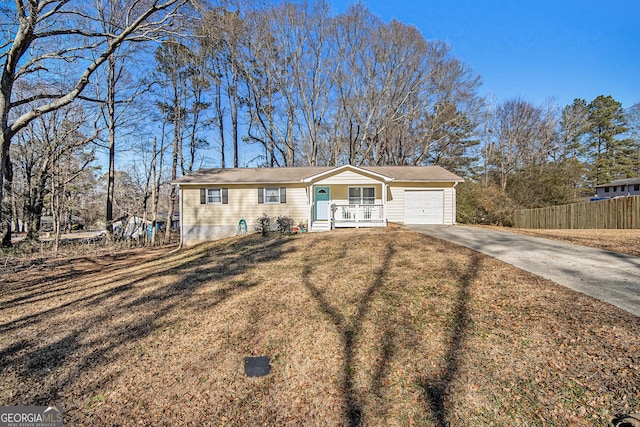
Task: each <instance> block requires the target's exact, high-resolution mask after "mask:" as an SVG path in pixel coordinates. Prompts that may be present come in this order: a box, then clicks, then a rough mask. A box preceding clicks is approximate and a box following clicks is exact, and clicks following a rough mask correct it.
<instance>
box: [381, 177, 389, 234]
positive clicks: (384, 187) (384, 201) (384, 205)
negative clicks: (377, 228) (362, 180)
mask: <svg viewBox="0 0 640 427" xmlns="http://www.w3.org/2000/svg"><path fill="white" fill-rule="evenodd" d="M387 187H388V185H387V183H386V182H384V181H383V182H382V216H383V217H384V222H385V224H386V223H387Z"/></svg>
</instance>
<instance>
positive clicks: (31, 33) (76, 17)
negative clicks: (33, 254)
mask: <svg viewBox="0 0 640 427" xmlns="http://www.w3.org/2000/svg"><path fill="white" fill-rule="evenodd" d="M96 1H98V4H100V2H101V1H109V0H96ZM187 2H188V0H165V1H160V0H145V1H136V2H131V3H130V4H128V5H127V7H126V8H125V12H124V13H123V20H122V21H121V22H120V25H119V26H118V27H117V28H116V29H115V30H116V31H115V32H113V33H111V34H108V33H105V32H104V30H103V28H101V26H100V25H98V24H99V21H98V19H96V18H94V17H95V16H97V14H96V13H95V11H96V7H95V5H91V4H90V3H87V2H81V1H69V0H32V1H29V2H26V1H24V0H16V1H15V8H14V9H8V10H7V12H6V13H4V14H3V15H2V19H3V22H2V24H3V26H4V27H6V28H8V34H9V37H8V39H7V41H6V42H5V43H3V44H2V45H0V59H1V60H2V76H1V80H0V203H1V202H2V199H3V194H4V180H5V178H9V174H10V162H9V148H10V146H11V140H12V138H13V137H14V136H15V135H16V133H17V132H18V131H20V130H21V129H23V128H24V127H26V126H27V124H28V123H29V122H31V121H32V120H34V119H35V118H37V117H38V116H40V115H42V114H46V113H49V112H51V111H55V110H57V109H59V108H61V107H63V106H65V105H68V104H70V103H71V102H73V101H74V100H75V99H76V98H78V97H79V96H80V94H81V93H82V92H83V91H84V90H85V88H86V86H87V85H88V84H89V82H90V80H91V77H92V76H93V75H94V73H95V71H96V70H97V69H98V67H100V66H101V65H102V64H103V63H105V62H106V61H107V60H108V59H109V57H110V56H111V55H113V53H114V52H115V51H116V50H117V49H118V48H119V47H120V46H121V45H122V44H123V43H124V42H125V41H127V40H136V41H143V40H148V39H149V38H150V37H152V36H154V35H155V34H157V32H158V31H159V30H169V29H170V25H171V22H172V19H173V18H174V17H175V16H176V15H177V13H178V11H179V10H180V9H181V8H182V7H183V6H184V5H185V4H187ZM69 64H76V65H77V67H73V68H72V67H69V66H68V65H69ZM55 72H59V73H63V74H59V77H64V81H67V82H70V84H69V85H68V86H67V87H65V88H64V90H62V91H59V92H55V93H51V92H47V91H44V92H42V93H38V94H35V95H31V96H29V97H26V98H17V99H16V98H14V96H15V93H14V87H15V85H16V82H18V81H21V80H24V81H31V80H33V79H35V78H42V76H43V75H48V74H50V73H55ZM53 77H55V76H52V78H53ZM19 106H29V109H28V110H27V111H26V112H24V113H22V114H19V115H18V114H12V112H15V109H16V108H17V107H19ZM5 243H6V242H5Z"/></svg>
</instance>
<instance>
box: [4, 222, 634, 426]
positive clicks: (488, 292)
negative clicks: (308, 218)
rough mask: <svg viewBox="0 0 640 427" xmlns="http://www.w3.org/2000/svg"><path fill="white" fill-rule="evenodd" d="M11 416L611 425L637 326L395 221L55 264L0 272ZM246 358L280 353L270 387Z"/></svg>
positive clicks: (628, 388) (628, 377)
mask: <svg viewBox="0 0 640 427" xmlns="http://www.w3.org/2000/svg"><path fill="white" fill-rule="evenodd" d="M0 289H1V293H0V336H1V337H2V339H1V341H0V375H1V377H2V382H0V405H27V404H29V405H34V404H35V405H48V404H60V405H62V406H63V408H64V411H65V422H66V424H67V425H90V424H93V425H101V424H108V425H134V424H141V425H228V426H233V425H238V426H244V425H250V426H257V425H269V426H271V425H277V426H281V425H296V426H297V425H319V426H329V425H331V426H333V425H336V426H340V425H347V426H348V425H367V426H434V425H435V426H444V425H448V424H450V425H455V426H472V425H473V426H476V425H529V426H534V425H540V426H543V425H578V426H582V425H609V423H610V420H611V418H612V417H613V416H614V415H615V414H616V413H620V412H640V341H639V340H638V337H639V336H640V318H638V317H635V316H633V315H631V314H627V313H626V312H623V311H621V310H619V309H617V308H615V307H613V306H610V305H607V304H604V303H601V302H599V301H596V300H594V299H592V298H589V297H587V296H585V295H582V294H578V293H575V292H573V291H571V290H568V289H565V288H563V287H560V286H558V285H555V284H554V283H552V282H549V281H546V280H544V279H541V278H539V277H536V276H533V275H531V274H528V273H525V272H523V271H520V270H517V269H515V268H513V267H510V266H508V265H506V264H504V263H502V262H499V261H497V260H494V259H492V258H488V257H486V256H483V255H480V254H478V253H476V252H473V251H471V250H467V249H463V248H460V247H457V246H454V245H452V244H449V243H445V242H443V241H440V240H435V239H432V238H429V237H426V236H423V235H421V234H418V233H415V232H411V231H408V230H405V229H403V228H399V227H389V228H387V229H381V230H374V229H368V230H347V231H339V232H331V233H319V234H303V235H297V236H290V237H273V238H262V237H260V236H258V235H249V236H245V237H242V238H231V239H228V240H223V241H218V242H215V243H210V244H206V245H201V246H197V247H195V248H191V249H185V250H182V251H179V252H177V253H173V254H168V253H167V250H148V249H147V250H145V249H140V250H135V251H130V252H123V253H120V254H116V255H107V256H102V257H96V256H88V257H85V258H82V257H76V258H73V259H64V260H60V259H58V260H53V261H50V262H47V263H44V264H41V265H37V266H33V267H31V268H30V269H27V270H23V271H21V272H18V273H15V274H11V275H7V274H4V275H3V276H2V279H0ZM246 356H269V357H270V358H271V365H272V370H271V373H270V374H269V375H267V376H265V377H258V378H248V377H246V376H245V374H244V370H243V369H244V368H243V361H244V358H245V357H246Z"/></svg>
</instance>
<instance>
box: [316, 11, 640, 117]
mask: <svg viewBox="0 0 640 427" xmlns="http://www.w3.org/2000/svg"><path fill="white" fill-rule="evenodd" d="M328 1H329V3H331V4H332V5H333V6H334V8H335V11H336V12H338V13H340V12H343V11H344V10H345V9H346V7H347V5H349V4H350V3H352V2H351V1H348V0H328ZM363 3H364V4H366V5H368V7H369V10H370V11H371V12H372V13H373V14H375V15H377V16H379V17H380V18H382V19H383V21H385V22H389V21H390V20H391V19H392V18H395V19H397V20H398V21H401V22H403V23H405V24H410V25H415V26H416V27H417V28H418V29H419V30H420V31H421V32H422V34H423V35H424V37H425V38H427V39H438V40H443V41H446V42H447V43H449V45H450V46H451V48H452V51H453V54H454V56H455V57H457V58H458V59H460V60H462V61H463V62H465V63H466V64H467V65H469V66H470V67H471V68H472V69H473V70H474V72H475V73H476V74H479V75H480V76H481V77H482V81H483V85H482V87H481V88H480V93H481V94H482V95H491V96H493V97H494V99H495V101H496V102H501V101H504V100H507V99H510V98H514V97H520V98H522V99H523V100H525V101H529V102H532V103H533V104H535V105H540V104H543V103H544V102H546V101H547V100H549V99H553V100H554V102H555V103H556V104H558V105H559V106H560V107H563V106H565V105H567V104H570V103H571V102H573V99H575V98H584V99H586V100H587V102H589V101H591V100H592V99H594V98H595V97H596V96H598V95H611V96H613V98H614V99H616V100H617V101H619V102H621V103H622V105H623V107H624V108H628V107H631V106H632V105H634V104H636V103H640V1H638V0H609V1H602V0H599V1H597V0H437V1H436V0H395V1H389V0H363Z"/></svg>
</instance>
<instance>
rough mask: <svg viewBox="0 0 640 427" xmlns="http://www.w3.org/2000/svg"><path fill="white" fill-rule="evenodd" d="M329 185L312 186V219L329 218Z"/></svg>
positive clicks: (321, 219)
mask: <svg viewBox="0 0 640 427" xmlns="http://www.w3.org/2000/svg"><path fill="white" fill-rule="evenodd" d="M330 198H331V195H330V193H329V187H314V190H313V202H314V203H313V206H314V210H313V219H314V220H315V221H326V220H328V219H329V199H330Z"/></svg>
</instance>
